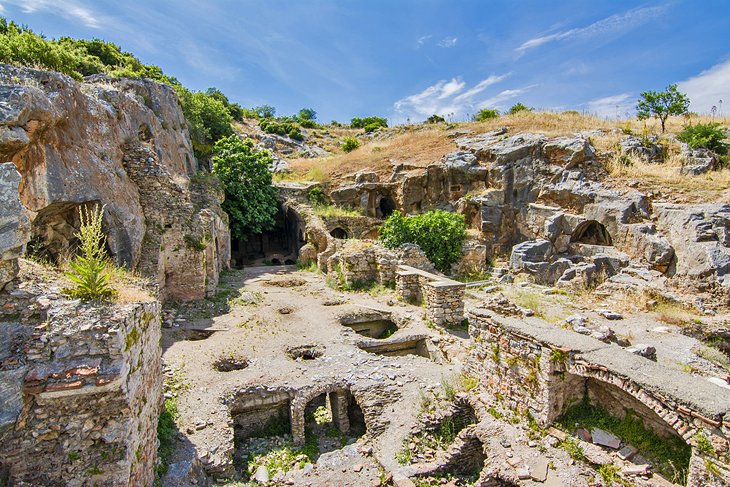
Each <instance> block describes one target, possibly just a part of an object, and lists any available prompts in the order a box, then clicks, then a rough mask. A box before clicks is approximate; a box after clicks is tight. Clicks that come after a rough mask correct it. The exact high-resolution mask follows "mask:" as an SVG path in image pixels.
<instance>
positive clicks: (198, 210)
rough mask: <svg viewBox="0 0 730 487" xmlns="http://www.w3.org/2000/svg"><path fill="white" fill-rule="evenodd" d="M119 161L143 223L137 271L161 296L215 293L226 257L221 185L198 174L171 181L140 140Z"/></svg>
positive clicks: (183, 297) (191, 297)
mask: <svg viewBox="0 0 730 487" xmlns="http://www.w3.org/2000/svg"><path fill="white" fill-rule="evenodd" d="M123 162H124V167H125V169H126V171H127V174H128V175H129V177H130V178H131V179H132V181H134V183H135V184H136V185H137V186H138V188H139V197H140V203H141V204H142V211H143V213H144V216H145V221H146V224H147V230H146V232H145V236H144V239H143V240H142V255H141V257H140V262H139V270H140V272H142V273H143V274H144V275H147V276H149V277H152V278H153V279H155V280H156V282H157V285H158V288H159V289H160V299H161V300H162V301H167V300H171V299H172V300H183V301H187V300H195V299H203V298H205V297H209V296H212V295H213V294H215V291H216V287H217V284H218V277H219V275H220V272H221V271H222V270H224V269H227V268H228V267H229V265H230V260H231V250H230V240H231V237H230V233H229V231H228V216H227V215H226V214H225V213H224V212H223V210H222V209H221V208H220V203H221V202H222V201H223V194H222V191H220V190H219V189H216V188H214V187H212V185H210V184H208V185H207V186H206V185H205V182H206V181H205V176H204V175H201V176H198V177H197V178H196V179H194V180H193V181H194V184H190V183H189V182H188V181H184V182H183V183H182V184H181V183H180V182H179V181H176V180H175V179H174V178H173V175H172V174H170V173H169V171H168V170H167V169H166V168H165V166H163V165H162V164H160V161H159V157H158V155H157V154H156V153H155V152H154V151H153V150H152V149H151V148H150V147H148V146H146V145H144V144H140V145H130V146H127V147H126V150H125V153H124V157H123ZM188 186H189V187H188Z"/></svg>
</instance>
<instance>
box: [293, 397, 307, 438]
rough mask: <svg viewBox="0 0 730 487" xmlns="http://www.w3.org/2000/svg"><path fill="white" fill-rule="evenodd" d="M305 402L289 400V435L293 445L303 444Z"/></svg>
mask: <svg viewBox="0 0 730 487" xmlns="http://www.w3.org/2000/svg"><path fill="white" fill-rule="evenodd" d="M305 407H307V403H304V404H301V401H297V400H296V399H295V400H293V401H292V402H291V410H290V417H291V436H292V441H293V442H294V444H295V445H303V444H304V440H305V434H304V408H305Z"/></svg>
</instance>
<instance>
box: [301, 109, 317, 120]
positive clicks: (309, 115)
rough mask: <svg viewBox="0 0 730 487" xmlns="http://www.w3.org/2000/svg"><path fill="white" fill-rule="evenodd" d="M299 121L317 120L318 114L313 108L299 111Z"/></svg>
mask: <svg viewBox="0 0 730 487" xmlns="http://www.w3.org/2000/svg"><path fill="white" fill-rule="evenodd" d="M299 120H317V112H315V111H314V110H313V109H312V108H302V109H301V110H299Z"/></svg>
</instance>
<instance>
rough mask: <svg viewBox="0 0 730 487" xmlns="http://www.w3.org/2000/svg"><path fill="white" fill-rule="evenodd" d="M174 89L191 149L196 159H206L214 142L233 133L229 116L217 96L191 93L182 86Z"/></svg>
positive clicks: (198, 92)
mask: <svg viewBox="0 0 730 487" xmlns="http://www.w3.org/2000/svg"><path fill="white" fill-rule="evenodd" d="M175 89H176V91H177V94H178V96H179V97H180V105H181V106H182V110H183V114H184V115H185V119H186V120H187V122H188V130H189V131H190V140H191V141H192V143H193V149H194V150H195V153H196V155H197V156H198V157H207V156H208V155H210V151H211V149H212V147H213V144H215V142H216V141H218V140H220V139H221V138H223V137H227V136H229V135H231V134H232V133H233V128H232V127H231V120H232V118H231V114H230V113H229V111H228V108H227V107H226V105H225V104H224V103H223V102H222V101H221V100H220V98H218V97H217V96H211V95H208V94H206V93H205V92H202V91H197V92H192V91H190V90H188V89H187V88H184V87H183V86H176V87H175ZM221 94H222V93H221Z"/></svg>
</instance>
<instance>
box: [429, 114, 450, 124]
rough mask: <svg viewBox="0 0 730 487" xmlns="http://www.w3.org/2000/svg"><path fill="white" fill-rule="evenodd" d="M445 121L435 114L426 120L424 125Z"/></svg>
mask: <svg viewBox="0 0 730 487" xmlns="http://www.w3.org/2000/svg"><path fill="white" fill-rule="evenodd" d="M444 122H446V119H445V118H444V117H442V116H440V115H436V114H435V113H434V114H433V115H431V116H430V117H428V118H427V119H426V123H444Z"/></svg>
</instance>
